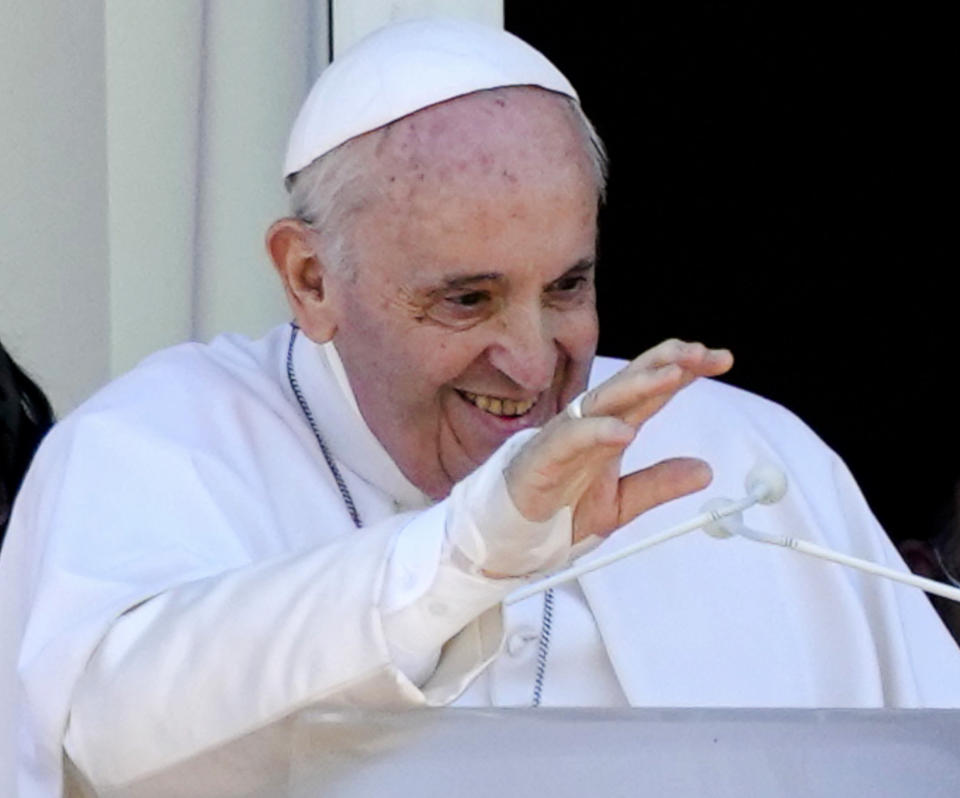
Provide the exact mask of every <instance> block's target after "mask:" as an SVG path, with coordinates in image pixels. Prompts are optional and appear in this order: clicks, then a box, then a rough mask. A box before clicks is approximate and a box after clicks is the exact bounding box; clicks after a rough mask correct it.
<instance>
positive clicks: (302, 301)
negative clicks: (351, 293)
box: [266, 219, 337, 343]
mask: <svg viewBox="0 0 960 798" xmlns="http://www.w3.org/2000/svg"><path fill="white" fill-rule="evenodd" d="M316 242H317V233H316V232H314V231H313V230H311V229H310V228H309V227H308V226H307V225H306V224H305V223H304V222H302V221H300V220H299V219H280V220H279V221H276V222H274V223H273V224H272V225H270V229H269V230H267V235H266V244H267V252H269V253H270V258H271V260H272V261H273V266H274V268H275V269H276V270H277V274H279V275H280V281H281V282H282V283H283V288H284V291H285V292H286V294H287V302H288V303H289V305H290V310H291V311H292V312H293V317H294V319H296V321H297V325H298V326H299V327H300V329H301V330H303V332H304V334H305V335H306V336H307V337H308V338H310V339H311V340H313V341H315V342H316V343H324V342H325V341H329V340H331V339H332V338H333V335H334V333H335V332H336V331H337V313H336V303H335V302H334V299H333V294H334V293H335V292H332V291H331V290H330V289H331V286H330V278H329V270H328V269H327V267H326V266H325V264H324V263H323V260H322V259H321V256H320V254H319V253H318V252H317V245H316Z"/></svg>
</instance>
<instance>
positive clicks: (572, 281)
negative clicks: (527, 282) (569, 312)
mask: <svg viewBox="0 0 960 798" xmlns="http://www.w3.org/2000/svg"><path fill="white" fill-rule="evenodd" d="M592 285H593V280H592V278H591V276H590V275H586V274H566V275H564V276H563V277H561V278H560V279H559V280H557V281H556V282H553V283H551V284H550V285H549V286H548V287H547V293H546V300H547V301H548V302H551V303H553V304H555V305H560V306H571V305H573V306H576V305H579V304H580V303H582V302H583V301H585V300H587V299H589V298H590V296H591V291H590V288H591V287H592Z"/></svg>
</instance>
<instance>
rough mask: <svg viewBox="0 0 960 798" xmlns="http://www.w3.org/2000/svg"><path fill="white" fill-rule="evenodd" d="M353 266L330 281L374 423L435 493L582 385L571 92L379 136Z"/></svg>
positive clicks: (344, 341)
mask: <svg viewBox="0 0 960 798" xmlns="http://www.w3.org/2000/svg"><path fill="white" fill-rule="evenodd" d="M373 135H378V136H379V137H380V138H379V141H378V144H377V147H376V155H375V167H374V172H373V176H372V178H371V179H372V180H374V181H375V183H374V185H373V186H372V187H370V186H368V188H372V190H371V191H368V192H367V195H368V196H370V197H372V199H371V200H370V201H369V202H368V203H367V204H366V205H365V207H364V208H363V209H361V210H360V211H359V212H358V213H357V214H356V215H355V216H354V217H353V218H352V222H351V226H350V234H349V237H348V246H347V250H348V251H349V252H350V261H351V263H352V264H353V268H352V269H350V270H348V271H346V272H338V273H335V274H334V275H333V276H332V277H331V278H328V279H329V280H332V281H333V282H332V283H330V282H328V284H329V285H331V288H332V289H333V290H334V292H335V294H336V297H337V302H338V313H337V329H336V332H335V334H334V339H333V340H334V343H335V345H336V347H337V350H338V352H339V353H340V356H341V358H342V360H343V363H344V367H345V369H346V372H347V375H348V378H349V380H350V384H351V386H352V388H353V390H354V392H355V394H356V398H357V403H358V404H359V406H360V410H361V412H362V414H363V416H364V419H365V420H366V422H367V424H368V425H369V427H370V428H371V430H372V431H373V433H374V434H375V435H376V436H377V438H378V439H379V440H380V441H381V443H383V445H384V447H385V448H386V450H387V451H388V452H389V454H390V455H391V456H392V458H393V459H394V461H395V462H396V463H397V464H398V466H399V467H400V469H401V470H402V471H403V472H404V474H405V475H406V476H407V478H408V479H410V481H411V482H413V483H414V484H415V485H417V486H418V487H419V488H420V489H421V490H423V491H424V492H426V493H427V494H429V495H430V496H432V497H434V498H440V497H443V496H445V495H446V494H447V493H449V491H450V489H451V488H452V486H453V484H454V483H455V482H457V481H459V480H460V479H462V478H463V477H465V476H466V475H467V474H469V473H470V472H471V471H473V470H474V469H475V468H476V467H477V466H478V465H480V464H481V463H483V462H484V461H485V460H486V459H487V458H488V457H489V456H490V455H491V454H492V453H493V452H494V451H495V450H496V449H497V448H498V447H499V446H500V444H501V443H503V442H504V441H505V440H506V439H507V438H509V437H510V436H511V435H512V434H513V433H515V432H517V431H518V430H521V429H524V428H526V427H531V426H541V425H542V424H544V423H545V422H546V421H547V420H548V419H549V418H550V417H551V416H553V415H554V414H556V413H557V412H558V409H559V408H561V407H563V406H564V405H565V404H566V403H567V402H569V401H570V400H571V399H572V398H573V397H574V396H576V395H577V394H578V393H579V392H580V391H582V390H583V389H584V387H585V385H586V380H587V374H588V370H589V367H590V362H591V360H592V358H593V355H594V351H595V348H596V340H597V316H596V309H595V293H594V258H595V239H596V211H597V190H596V185H595V179H594V176H593V173H592V171H591V166H590V162H589V159H588V155H587V152H586V149H585V146H584V140H583V136H582V135H581V133H580V132H579V131H578V129H577V128H576V126H575V123H574V122H573V117H572V115H571V113H570V111H569V108H568V107H567V105H566V103H565V101H563V100H562V99H561V98H559V97H556V96H554V95H552V94H550V93H548V92H545V91H541V90H538V89H530V88H511V89H501V90H496V91H488V92H481V93H477V94H473V95H469V96H467V97H463V98H459V99H457V100H453V101H450V102H447V103H443V104H441V105H438V106H434V107H432V108H429V109H426V110H424V111H421V112H419V113H417V114H414V115H412V116H410V117H407V118H405V119H403V120H400V121H399V122H397V123H394V124H393V125H392V126H391V127H390V128H389V129H388V130H387V131H385V132H380V133H376V134H373Z"/></svg>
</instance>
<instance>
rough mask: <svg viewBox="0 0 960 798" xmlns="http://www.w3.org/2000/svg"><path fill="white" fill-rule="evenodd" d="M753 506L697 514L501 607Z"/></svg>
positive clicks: (750, 501) (748, 500)
mask: <svg viewBox="0 0 960 798" xmlns="http://www.w3.org/2000/svg"><path fill="white" fill-rule="evenodd" d="M756 503H757V500H756V499H754V498H753V497H751V496H747V497H745V498H743V499H741V500H740V501H738V502H732V503H731V504H729V505H728V506H726V507H723V508H722V509H719V510H711V511H709V512H706V513H700V515H697V516H694V517H693V518H691V519H690V520H689V521H686V522H685V523H682V524H678V525H677V526H674V527H671V528H670V529H667V530H665V531H663V532H660V533H659V534H657V535H651V536H650V537H648V538H644V539H643V540H638V541H637V542H636V543H633V544H631V545H629V546H624V547H623V548H622V549H618V550H617V551H613V552H610V554H605V555H603V556H602V557H596V558H591V559H589V560H586V561H584V562H580V563H578V564H577V565H574V566H571V567H570V568H567V569H565V570H563V571H558V572H557V573H555V574H553V576H548V577H547V578H546V579H541V580H540V581H539V582H534V583H533V584H531V585H527V586H526V587H522V588H520V589H519V590H515V591H514V592H513V593H511V594H510V595H508V596H507V597H506V598H505V599H504V600H503V603H504V605H505V606H509V605H511V604H516V603H517V602H518V601H523V600H524V599H526V598H530V596H533V595H536V594H537V593H542V592H543V591H544V590H549V589H550V588H552V587H556V586H557V585H562V584H563V583H564V582H569V581H571V580H572V579H577V578H579V577H581V576H583V575H584V574H588V573H590V572H591V571H596V570H597V569H598V568H604V567H606V566H607V565H610V564H611V563H614V562H616V561H617V560H622V559H623V558H624V557H629V556H630V555H632V554H636V553H637V552H639V551H643V550H644V549H649V548H650V547H651V546H656V545H658V544H660V543H663V542H665V541H667V540H670V539H671V538H676V537H679V536H680V535H685V534H686V533H687V532H692V531H693V530H695V529H699V528H700V527H702V526H705V525H707V524H709V523H712V522H713V521H719V520H720V519H721V518H724V517H725V516H728V515H733V514H734V513H739V512H742V511H743V510H746V509H747V508H749V507H752V506H753V505H754V504H756Z"/></svg>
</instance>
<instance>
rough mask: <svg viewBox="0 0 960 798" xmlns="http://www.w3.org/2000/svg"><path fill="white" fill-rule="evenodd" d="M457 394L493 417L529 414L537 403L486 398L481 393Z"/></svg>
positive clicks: (494, 397)
mask: <svg viewBox="0 0 960 798" xmlns="http://www.w3.org/2000/svg"><path fill="white" fill-rule="evenodd" d="M457 393H458V394H460V396H462V397H463V398H464V399H466V400H467V401H468V402H470V404H472V405H474V406H475V407H479V408H480V409H481V410H483V411H484V412H487V413H490V414H491V415H493V416H509V417H515V416H522V415H524V414H526V413H528V412H530V408H531V407H533V406H534V405H535V404H536V403H537V400H536V399H503V398H501V397H499V396H487V395H485V394H482V393H470V391H457Z"/></svg>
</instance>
